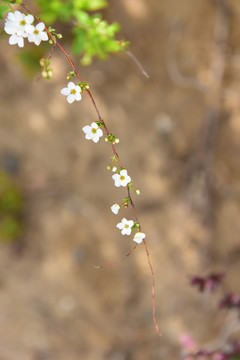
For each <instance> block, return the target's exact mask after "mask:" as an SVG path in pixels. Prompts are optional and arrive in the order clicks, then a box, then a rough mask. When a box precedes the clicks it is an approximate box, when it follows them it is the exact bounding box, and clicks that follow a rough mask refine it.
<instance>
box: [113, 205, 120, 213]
mask: <svg viewBox="0 0 240 360" xmlns="http://www.w3.org/2000/svg"><path fill="white" fill-rule="evenodd" d="M119 209H120V205H118V204H113V206H111V210H112V212H113V213H114V214H115V215H117V214H118V211H119Z"/></svg>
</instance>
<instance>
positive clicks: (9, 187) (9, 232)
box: [0, 171, 24, 242]
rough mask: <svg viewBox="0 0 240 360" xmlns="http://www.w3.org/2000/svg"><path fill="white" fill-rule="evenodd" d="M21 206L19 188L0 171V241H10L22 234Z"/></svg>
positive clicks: (21, 196) (21, 198) (21, 199)
mask: <svg viewBox="0 0 240 360" xmlns="http://www.w3.org/2000/svg"><path fill="white" fill-rule="evenodd" d="M23 204H24V203H23V195H22V192H21V190H20V188H19V187H18V186H17V184H16V183H15V182H14V181H13V179H12V178H11V177H10V176H9V175H8V174H7V173H6V172H4V171H0V241H3V242H5V241H12V240H15V239H17V238H18V237H19V236H20V235H21V234H22V230H23V224H22V215H23Z"/></svg>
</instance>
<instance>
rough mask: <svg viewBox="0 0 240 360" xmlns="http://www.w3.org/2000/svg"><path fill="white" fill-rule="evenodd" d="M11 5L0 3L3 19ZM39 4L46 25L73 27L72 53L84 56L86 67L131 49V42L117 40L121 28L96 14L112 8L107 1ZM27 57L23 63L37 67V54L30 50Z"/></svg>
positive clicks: (59, 0)
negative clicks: (63, 24)
mask: <svg viewBox="0 0 240 360" xmlns="http://www.w3.org/2000/svg"><path fill="white" fill-rule="evenodd" d="M7 3H9V1H6V0H1V1H0V18H2V17H3V15H4V13H5V12H6V11H8V10H9V6H8V5H7ZM10 3H21V1H19V0H18V1H12V2H11V1H10ZM36 3H37V5H38V8H39V9H38V10H39V17H40V18H41V19H42V20H44V21H45V23H50V24H51V25H53V24H54V23H56V22H62V23H65V24H67V25H68V26H69V24H70V26H71V27H70V32H71V36H72V39H71V42H72V50H73V52H74V53H75V54H76V55H81V63H82V65H89V64H91V62H92V59H93V57H94V56H96V57H97V58H98V59H101V60H104V59H106V58H107V57H108V55H109V54H110V53H114V52H118V51H121V50H123V49H125V48H126V46H127V45H128V42H127V41H123V40H118V39H116V34H117V32H118V31H119V30H120V24H119V23H117V22H114V23H112V24H109V23H108V22H107V21H106V20H104V19H103V17H102V15H101V14H100V13H96V11H100V10H102V9H104V8H105V7H107V6H108V1H107V0H64V1H63V0H52V1H49V0H37V1H36ZM22 53H23V52H22ZM24 53H25V55H24V56H23V55H22V56H21V60H22V61H23V62H24V63H26V64H27V66H30V67H31V65H33V69H34V67H35V65H34V59H35V56H34V54H31V51H27V50H24ZM42 56H44V54H43V55H42Z"/></svg>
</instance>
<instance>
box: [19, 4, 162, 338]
mask: <svg viewBox="0 0 240 360" xmlns="http://www.w3.org/2000/svg"><path fill="white" fill-rule="evenodd" d="M20 5H21V6H22V8H23V9H25V10H26V11H28V12H30V13H31V14H32V12H31V11H30V10H29V9H28V7H27V6H26V5H25V4H24V3H21V4H20ZM32 15H33V16H34V18H35V19H37V20H38V21H41V19H40V18H39V17H37V16H36V15H34V14H32ZM45 31H46V32H47V33H48V35H49V37H50V38H51V39H52V41H53V44H54V45H55V46H58V47H59V49H60V50H61V51H62V52H63V53H64V55H65V56H66V58H67V60H68V62H69V64H70V65H71V67H72V70H73V71H74V73H75V74H76V76H77V77H78V79H79V80H80V81H83V79H82V77H81V75H80V74H79V72H78V71H77V69H76V67H75V65H74V62H73V60H72V59H71V57H70V55H69V53H68V52H67V50H66V49H65V48H64V47H63V46H62V45H61V44H60V43H59V42H58V40H57V39H56V37H55V36H54V35H53V34H52V33H51V32H50V31H49V30H48V28H47V27H45ZM55 46H54V48H53V49H52V52H53V50H54V49H55ZM52 52H51V56H52ZM131 54H132V53H131ZM129 55H130V54H129ZM131 57H132V58H133V54H132V55H131ZM135 59H136V58H135ZM135 62H136V60H135ZM138 63H139V62H138ZM139 64H140V63H139ZM139 66H140V68H142V66H141V64H140V65H139ZM143 70H144V69H143V68H142V71H143ZM86 91H87V94H88V96H89V97H90V100H91V102H92V105H93V107H94V109H95V111H96V113H97V116H98V121H99V122H101V123H102V125H103V127H104V129H105V131H106V133H107V135H109V134H111V133H110V131H109V130H108V128H107V126H106V124H105V122H104V120H103V118H102V116H101V115H100V112H99V109H98V107H97V105H96V102H95V100H94V98H93V96H92V93H91V92H90V90H89V89H86ZM111 146H112V151H113V154H114V156H115V158H116V160H117V162H118V164H119V167H120V168H121V169H122V168H123V165H122V163H121V161H120V157H119V155H118V153H117V151H116V149H115V145H114V144H113V143H111ZM126 188H127V192H128V198H129V200H130V203H131V206H132V209H133V213H134V217H135V220H136V222H137V223H138V224H139V231H141V225H140V223H139V220H138V216H137V212H136V208H135V205H134V202H133V199H132V196H131V189H130V185H129V184H128V185H127V186H126ZM143 242H144V246H145V250H146V254H147V260H148V265H149V267H150V270H151V274H152V303H153V321H154V324H155V328H156V331H157V333H158V335H159V336H161V332H160V330H159V327H158V324H157V320H156V316H155V312H156V310H155V279H154V272H153V267H152V264H151V261H150V256H149V251H148V248H147V244H146V241H145V240H143ZM137 245H138V244H136V245H135V246H134V247H133V248H132V249H131V250H130V251H129V252H128V253H127V254H126V255H125V256H124V257H123V258H121V259H120V260H119V261H117V262H114V263H112V264H109V265H102V266H97V267H96V268H98V269H99V268H100V269H101V268H104V267H111V266H114V265H117V264H119V263H121V262H122V261H123V260H124V259H126V258H127V257H128V256H130V255H131V254H132V253H133V251H134V250H135V249H136V248H137Z"/></svg>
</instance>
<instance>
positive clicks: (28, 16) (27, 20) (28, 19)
mask: <svg viewBox="0 0 240 360" xmlns="http://www.w3.org/2000/svg"><path fill="white" fill-rule="evenodd" d="M25 21H26V23H27V24H32V23H33V21H34V17H33V16H32V15H31V14H28V15H26V16H25Z"/></svg>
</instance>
